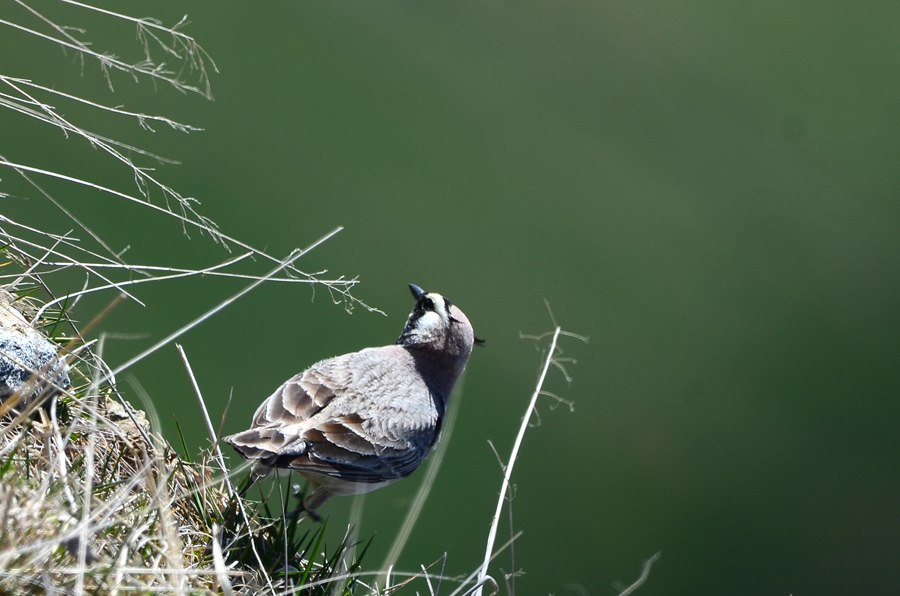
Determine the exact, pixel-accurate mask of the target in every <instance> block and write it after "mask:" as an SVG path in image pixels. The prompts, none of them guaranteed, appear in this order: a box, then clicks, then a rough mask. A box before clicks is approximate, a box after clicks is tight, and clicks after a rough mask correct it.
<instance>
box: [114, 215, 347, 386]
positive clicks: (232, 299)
mask: <svg viewBox="0 0 900 596" xmlns="http://www.w3.org/2000/svg"><path fill="white" fill-rule="evenodd" d="M341 230H343V228H342V227H337V228H335V229H334V230H332V231H331V232H329V233H327V234H325V235H324V236H322V237H321V238H319V239H318V240H316V241H315V242H313V243H312V244H311V245H309V246H308V247H306V248H305V249H303V250H300V249H295V250H294V251H292V252H291V254H289V255H288V256H287V258H285V259H284V260H283V261H281V262H280V263H278V267H276V268H274V269H272V271H270V272H269V274H268V275H265V276H263V277H261V278H259V279H258V280H256V281H255V282H253V283H252V284H250V285H249V286H247V287H246V288H244V289H243V290H241V291H240V292H238V293H237V294H235V295H234V296H232V297H230V298H228V299H226V300H224V301H223V302H222V303H220V304H219V305H218V306H216V307H215V308H212V309H210V310H208V311H206V312H205V313H203V314H202V315H201V316H199V317H197V318H196V319H194V320H193V321H191V322H190V323H188V324H187V325H185V326H184V327H182V328H181V329H179V330H177V331H175V332H174V333H172V334H170V335H169V336H168V337H165V338H163V339H161V340H160V341H158V342H157V343H155V344H153V345H152V346H150V347H149V348H147V349H146V350H144V351H143V352H141V353H140V354H138V355H137V356H135V357H134V358H131V359H130V360H128V361H127V362H125V363H124V364H120V365H119V366H118V367H116V368H115V369H113V371H112V373H110V374H111V375H113V376H115V375H118V374H119V373H121V372H122V371H124V370H126V369H128V368H130V367H131V366H133V365H134V364H136V363H138V362H140V361H141V360H143V359H144V358H146V357H147V356H149V355H150V354H152V353H153V352H155V351H157V350H158V349H160V348H162V347H163V346H166V345H168V344H169V343H171V342H173V341H175V340H176V339H178V338H179V337H181V336H182V335H184V334H185V333H187V332H188V331H190V330H191V329H193V328H194V327H196V326H197V325H199V324H200V323H202V322H203V321H205V320H207V319H209V318H210V317H212V316H214V315H215V314H217V313H218V312H220V311H222V310H224V309H225V308H226V307H228V306H229V305H231V304H232V303H234V302H235V301H237V300H238V299H240V298H241V297H243V296H244V295H245V294H247V293H249V292H251V291H253V290H254V289H256V287H257V286H259V285H260V284H262V283H264V282H265V281H266V280H268V279H269V278H270V277H273V276H275V275H277V274H278V272H279V271H281V270H282V269H285V268H286V267H289V266H290V265H291V263H293V262H294V261H296V260H297V259H299V258H300V257H301V256H303V255H305V254H306V253H308V252H309V251H311V250H312V249H314V248H316V247H317V246H319V245H320V244H322V243H323V242H325V241H326V240H328V239H330V238H331V237H332V236H334V235H335V234H337V233H338V232H340V231H341Z"/></svg>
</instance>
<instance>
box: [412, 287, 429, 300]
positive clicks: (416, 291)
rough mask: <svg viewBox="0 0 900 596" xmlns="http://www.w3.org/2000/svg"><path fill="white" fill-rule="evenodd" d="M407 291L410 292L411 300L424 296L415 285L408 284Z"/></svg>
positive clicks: (422, 291) (421, 290) (423, 292)
mask: <svg viewBox="0 0 900 596" xmlns="http://www.w3.org/2000/svg"><path fill="white" fill-rule="evenodd" d="M409 291H410V292H412V295H413V298H415V299H416V300H418V299H419V298H421V297H422V295H424V294H425V290H423V289H422V288H420V287H419V286H417V285H416V284H409Z"/></svg>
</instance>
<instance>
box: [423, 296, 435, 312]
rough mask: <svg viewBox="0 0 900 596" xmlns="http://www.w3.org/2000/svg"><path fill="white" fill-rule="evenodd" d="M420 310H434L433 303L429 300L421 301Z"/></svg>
mask: <svg viewBox="0 0 900 596" xmlns="http://www.w3.org/2000/svg"><path fill="white" fill-rule="evenodd" d="M422 308H424V309H425V310H434V301H433V300H432V299H431V298H426V299H425V300H423V301H422Z"/></svg>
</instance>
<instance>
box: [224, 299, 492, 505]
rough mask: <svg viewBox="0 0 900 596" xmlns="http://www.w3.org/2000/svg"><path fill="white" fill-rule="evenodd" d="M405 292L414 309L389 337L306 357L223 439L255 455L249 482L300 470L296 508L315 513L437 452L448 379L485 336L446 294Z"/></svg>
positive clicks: (396, 475) (411, 468)
mask: <svg viewBox="0 0 900 596" xmlns="http://www.w3.org/2000/svg"><path fill="white" fill-rule="evenodd" d="M409 289H410V291H411V292H412V295H413V298H414V299H415V306H414V307H413V310H412V313H410V315H409V318H408V319H407V321H406V325H405V327H404V328H403V332H402V333H401V334H400V337H399V339H398V340H397V341H396V343H395V344H393V345H387V346H382V347H375V348H365V349H363V350H360V351H358V352H351V353H349V354H343V355H341V356H335V357H334V358H329V359H326V360H322V361H320V362H317V363H315V364H313V365H312V366H310V367H309V368H307V369H306V370H304V371H303V372H301V373H299V374H297V375H295V376H294V377H292V378H290V379H288V380H287V381H286V382H285V383H284V384H282V385H281V386H280V387H279V388H278V389H276V390H275V392H274V393H273V394H272V395H271V396H270V397H269V398H268V399H266V400H265V401H264V402H263V403H262V404H261V405H260V406H259V408H258V409H257V410H256V413H255V414H254V415H253V422H252V424H251V426H250V428H249V429H248V430H245V431H243V432H239V433H237V434H234V435H230V436H227V437H224V438H223V439H222V440H223V441H225V442H226V443H228V444H229V445H231V446H232V447H234V448H235V449H236V450H237V452H238V454H240V455H241V456H242V457H243V458H244V459H246V460H249V461H252V462H253V467H252V471H251V473H250V479H249V483H248V484H247V485H246V488H249V487H250V486H251V485H252V484H253V483H255V482H256V481H258V480H260V479H262V478H264V477H265V476H267V475H268V474H269V473H271V472H272V471H273V470H274V469H276V468H281V469H287V470H292V471H296V472H299V473H300V474H301V475H303V476H304V477H305V478H306V479H307V481H308V484H309V488H310V490H309V491H308V494H307V495H306V496H305V498H303V502H302V506H301V509H298V512H299V511H306V512H308V513H309V514H310V515H311V516H313V517H318V516H317V514H315V511H316V510H317V509H318V508H319V507H321V506H322V505H323V504H324V503H325V502H326V501H327V500H328V499H330V498H331V497H337V496H346V495H355V494H362V493H368V492H370V491H373V490H376V489H378V488H382V487H384V486H387V485H389V484H391V483H393V482H396V481H397V480H400V479H401V478H406V477H407V476H409V475H410V474H412V473H413V472H414V471H415V470H416V468H418V467H419V465H421V464H422V462H423V461H424V460H425V458H427V457H428V455H429V454H430V453H431V452H432V451H433V450H434V448H435V447H436V446H437V443H438V441H439V439H440V436H441V425H442V422H443V419H444V414H445V412H446V411H447V400H448V399H449V398H450V394H451V392H452V391H453V386H454V385H455V384H456V382H457V380H458V379H459V378H460V376H461V375H462V373H463V371H464V370H465V368H466V363H467V362H468V360H469V355H470V354H471V352H472V346H473V345H476V344H477V345H482V344H484V341H483V340H480V339H477V338H476V337H475V335H474V332H473V330H472V325H471V323H469V319H468V318H467V317H466V315H465V314H463V312H462V311H461V310H460V309H459V308H458V307H457V306H456V305H455V304H453V303H452V302H450V300H448V299H447V298H445V297H444V296H442V295H441V294H438V293H435V292H425V291H424V290H422V289H421V288H420V287H419V286H417V285H415V284H410V285H409ZM246 488H245V489H244V492H246ZM295 513H296V512H295Z"/></svg>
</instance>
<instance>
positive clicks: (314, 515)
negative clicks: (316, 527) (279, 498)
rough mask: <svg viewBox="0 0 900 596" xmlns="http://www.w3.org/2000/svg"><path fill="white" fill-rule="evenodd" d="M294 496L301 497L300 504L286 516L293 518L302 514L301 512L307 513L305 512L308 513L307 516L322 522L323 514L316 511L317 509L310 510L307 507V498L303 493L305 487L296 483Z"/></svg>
mask: <svg viewBox="0 0 900 596" xmlns="http://www.w3.org/2000/svg"><path fill="white" fill-rule="evenodd" d="M294 496H295V497H297V498H298V499H300V506H299V507H297V508H296V509H294V510H293V511H291V512H290V513H288V514H287V515H286V516H285V517H287V518H293V517H297V516H298V515H300V514H301V513H305V514H306V515H307V517H309V518H310V519H312V520H313V521H317V522H319V523H322V516H321V515H319V514H318V513H316V512H315V511H310V510H308V509H307V508H306V507H305V505H304V503H305V499H304V495H303V487H301V486H300V485H299V484H295V485H294Z"/></svg>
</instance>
